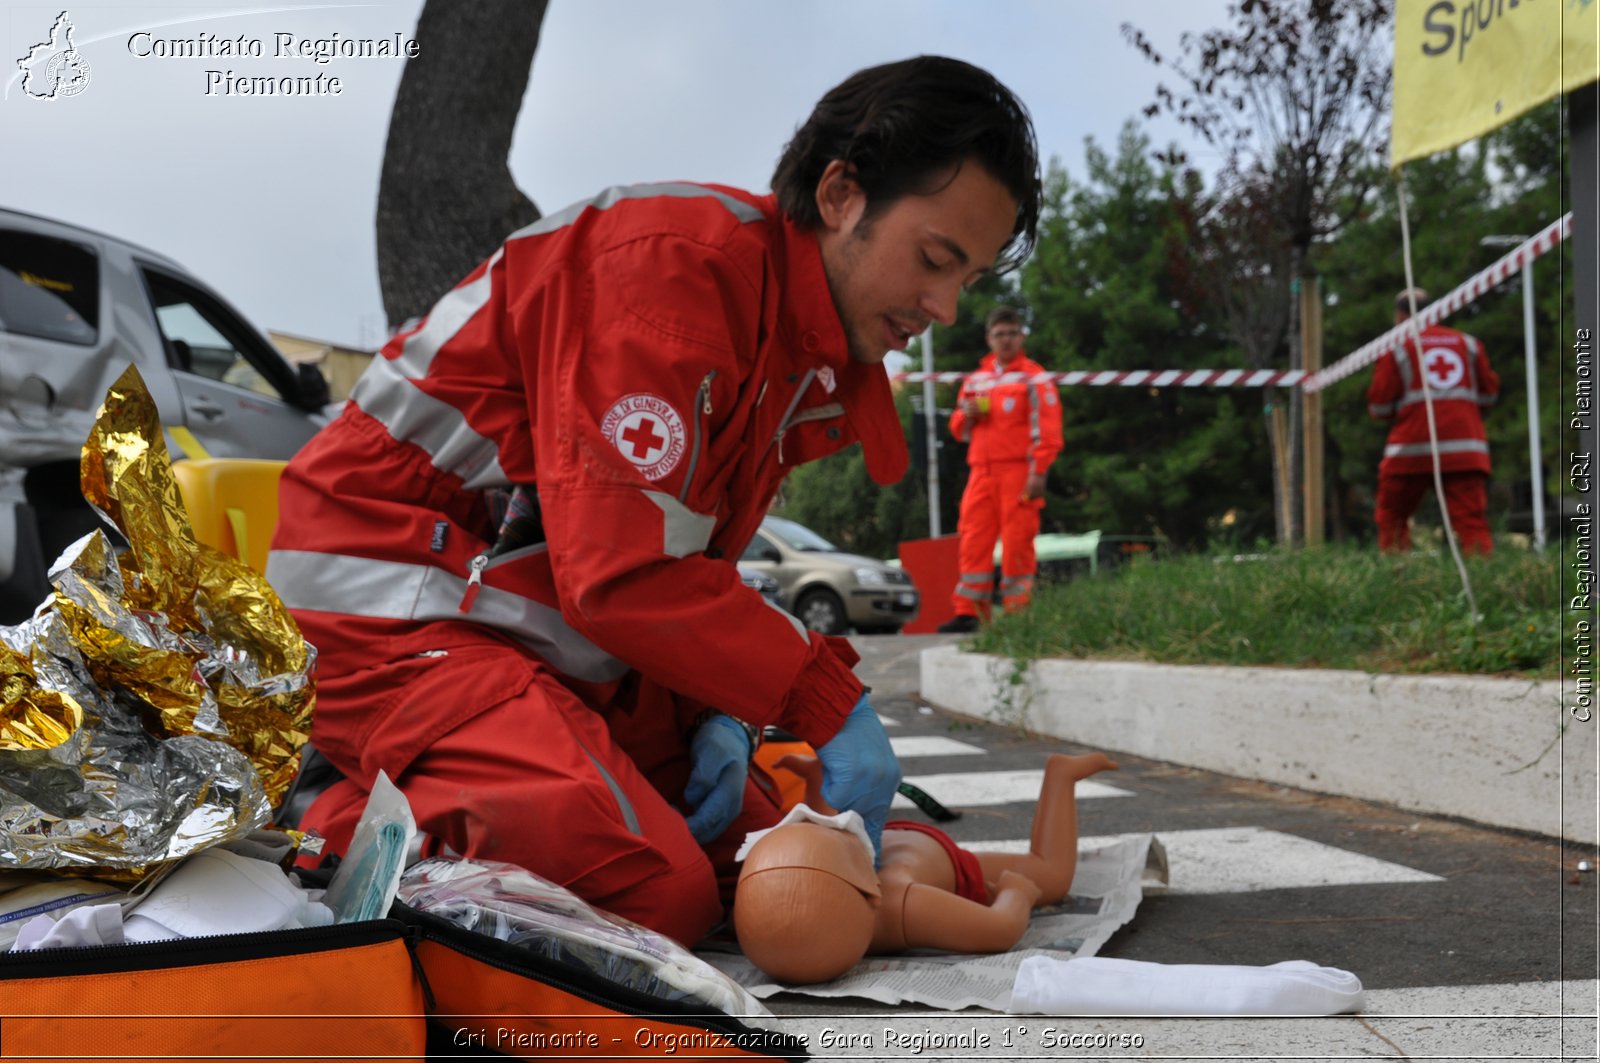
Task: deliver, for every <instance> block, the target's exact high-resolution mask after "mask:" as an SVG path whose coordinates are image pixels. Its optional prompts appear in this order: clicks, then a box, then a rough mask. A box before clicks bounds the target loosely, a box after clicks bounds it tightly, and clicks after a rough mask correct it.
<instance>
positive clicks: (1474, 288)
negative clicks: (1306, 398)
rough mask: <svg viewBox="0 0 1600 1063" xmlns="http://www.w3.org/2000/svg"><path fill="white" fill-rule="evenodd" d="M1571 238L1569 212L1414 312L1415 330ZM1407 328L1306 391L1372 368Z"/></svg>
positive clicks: (1318, 376)
mask: <svg viewBox="0 0 1600 1063" xmlns="http://www.w3.org/2000/svg"><path fill="white" fill-rule="evenodd" d="M1571 235H1572V214H1571V213H1570V212H1569V213H1567V214H1565V215H1563V216H1562V217H1560V218H1558V219H1556V220H1555V221H1553V222H1551V223H1550V224H1549V225H1546V226H1545V227H1544V228H1543V229H1542V230H1540V231H1539V232H1538V233H1535V234H1534V235H1533V236H1530V237H1529V238H1528V239H1527V240H1526V241H1524V242H1523V243H1522V244H1520V245H1518V246H1517V247H1516V248H1514V249H1512V250H1511V251H1510V252H1509V253H1508V254H1506V256H1505V257H1503V258H1501V259H1500V260H1499V261H1498V262H1496V263H1494V265H1492V266H1490V267H1489V268H1488V269H1485V270H1483V271H1482V272H1481V273H1478V274H1477V275H1476V276H1473V277H1471V278H1469V279H1468V280H1467V281H1466V282H1465V283H1463V284H1462V285H1460V286H1459V287H1457V288H1456V289H1455V290H1454V291H1452V292H1450V293H1449V294H1448V295H1445V296H1443V297H1442V298H1439V299H1436V300H1434V301H1433V302H1431V303H1429V304H1428V305H1427V307H1426V308H1425V309H1422V310H1419V311H1417V324H1418V327H1420V328H1427V327H1428V326H1429V325H1437V324H1438V323H1439V322H1440V321H1443V320H1444V319H1445V318H1447V317H1449V316H1450V315H1451V314H1453V313H1455V312H1456V311H1457V310H1460V309H1461V308H1462V307H1463V306H1466V305H1467V304H1468V303H1470V302H1472V301H1473V300H1474V299H1477V298H1478V297H1479V296H1481V295H1482V294H1483V293H1484V292H1486V291H1488V290H1489V289H1490V288H1492V287H1494V286H1495V285H1496V284H1500V283H1502V282H1504V281H1505V280H1507V279H1508V278H1509V277H1511V276H1512V275H1513V274H1515V273H1517V271H1519V270H1521V269H1523V268H1525V267H1526V266H1528V265H1529V264H1530V263H1531V262H1532V261H1533V260H1534V259H1536V258H1538V257H1539V256H1540V255H1543V254H1547V253H1549V252H1551V251H1553V250H1555V248H1556V245H1558V244H1560V243H1561V241H1563V240H1565V239H1566V238H1567V237H1569V236H1571ZM1410 329H1411V324H1410V322H1406V323H1403V324H1399V325H1396V326H1395V327H1394V328H1392V329H1390V330H1389V331H1388V332H1385V333H1384V334H1383V335H1381V336H1379V337H1378V338H1377V339H1375V340H1373V341H1372V342H1371V343H1368V344H1366V345H1364V346H1362V347H1360V348H1358V349H1357V350H1355V351H1352V352H1351V353H1350V354H1347V355H1345V356H1344V357H1343V358H1341V359H1339V360H1338V361H1337V362H1334V363H1333V364H1332V365H1330V366H1328V367H1327V368H1326V369H1323V370H1321V371H1319V372H1317V373H1314V374H1312V375H1311V377H1309V378H1308V379H1307V380H1306V382H1305V389H1306V390H1307V391H1321V390H1322V389H1323V388H1325V387H1327V386H1328V385H1329V384H1332V383H1334V382H1335V381H1339V380H1343V379H1344V378H1345V377H1347V376H1349V375H1350V374H1351V373H1354V372H1355V371H1356V370H1358V369H1362V368H1365V367H1366V366H1369V365H1371V364H1372V363H1373V362H1376V361H1377V360H1378V359H1379V358H1382V357H1383V356H1384V355H1386V354H1388V353H1389V352H1390V351H1392V350H1394V349H1395V348H1397V347H1399V346H1400V344H1401V342H1402V341H1403V340H1404V339H1405V336H1406V334H1407V333H1408V332H1409V331H1410Z"/></svg>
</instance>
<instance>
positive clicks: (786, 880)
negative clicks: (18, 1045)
mask: <svg viewBox="0 0 1600 1063" xmlns="http://www.w3.org/2000/svg"><path fill="white" fill-rule="evenodd" d="M879 899H880V893H879V890H878V875H877V872H876V871H874V870H873V868H872V854H871V852H869V851H868V850H867V848H866V847H865V846H864V845H862V844H861V842H860V841H859V840H858V839H857V838H856V837H855V836H854V835H852V834H849V833H848V832H846V831H842V830H836V829H834V828H833V827H824V826H822V825H820V824H817V823H791V824H788V825H786V826H782V827H778V828H776V829H774V830H773V831H772V832H771V833H770V834H768V835H767V836H766V837H764V838H762V839H761V840H760V841H758V842H757V843H756V844H755V846H754V847H753V848H752V849H751V850H750V855H749V856H747V857H746V858H745V861H744V866H743V868H741V869H740V872H739V885H738V888H737V889H736V890H735V891H734V900H733V927H734V931H735V933H737V934H738V937H739V946H740V947H741V948H742V949H744V953H745V955H746V956H748V957H749V958H750V961H751V962H752V963H754V964H755V965H756V966H757V967H759V968H761V969H762V970H763V971H765V972H766V973H767V974H769V975H771V976H772V977H774V978H777V979H778V980H779V981H783V982H788V983H790V984H793V985H804V984H808V983H811V982H827V981H831V980H832V979H834V978H837V977H839V976H840V975H841V974H843V973H844V972H846V971H848V970H849V969H850V968H851V967H853V966H855V964H856V963H857V962H858V961H859V960H860V959H861V957H862V956H865V955H866V953H867V946H868V945H870V944H871V943H872V929H873V919H874V913H873V910H874V909H875V908H876V907H877V906H878V902H879Z"/></svg>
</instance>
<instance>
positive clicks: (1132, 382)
mask: <svg viewBox="0 0 1600 1063" xmlns="http://www.w3.org/2000/svg"><path fill="white" fill-rule="evenodd" d="M973 375H975V374H972V373H896V374H894V377H893V379H895V380H897V381H903V382H905V383H907V384H920V383H922V382H923V381H924V380H932V381H934V382H935V383H938V384H958V383H960V382H961V381H963V380H965V379H967V378H968V377H969V376H973ZM1304 378H1305V373H1304V372H1302V371H1301V370H1299V369H1130V370H1127V371H1115V370H1103V371H1099V372H1096V371H1093V370H1085V369H1079V370H1074V371H1072V372H1070V373H1037V374H1034V375H1032V376H1029V375H1028V374H1026V373H1002V374H1001V375H1000V376H998V377H996V378H995V381H996V383H998V382H1000V381H1006V382H1008V383H1009V382H1011V381H1016V380H1031V381H1032V382H1034V383H1036V384H1055V385H1056V386H1057V387H1063V388H1068V387H1091V388H1103V387H1124V388H1140V387H1144V388H1266V387H1292V386H1294V385H1295V384H1298V383H1300V381H1301V380H1303V379H1304Z"/></svg>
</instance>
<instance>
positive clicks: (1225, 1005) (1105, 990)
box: [1007, 956, 1362, 1015]
mask: <svg viewBox="0 0 1600 1063" xmlns="http://www.w3.org/2000/svg"><path fill="white" fill-rule="evenodd" d="M1361 1006H1362V996H1361V979H1359V978H1357V977H1356V976H1355V975H1353V974H1351V973H1350V972H1349V971H1341V970H1339V969H1338V968H1337V967H1321V966H1318V965H1317V964H1315V963H1308V962H1306V961H1305V960H1286V961H1284V962H1283V963H1274V964H1271V965H1270V966H1266V967H1243V966H1226V965H1220V964H1217V965H1213V964H1167V963H1149V962H1146V961H1144V960H1115V959H1110V958H1107V957H1103V956H1085V957H1082V958H1079V959H1070V960H1058V959H1055V958H1053V957H1050V956H1029V957H1028V958H1026V959H1024V960H1023V961H1022V964H1021V966H1020V967H1018V969H1017V980H1016V984H1015V985H1014V986H1013V987H1012V991H1011V1004H1010V1006H1009V1007H1008V1008H1007V1010H1008V1011H1010V1012H1011V1013H1013V1014H1019V1015H1020V1014H1040V1015H1338V1014H1340V1013H1342V1012H1352V1011H1360V1010H1361Z"/></svg>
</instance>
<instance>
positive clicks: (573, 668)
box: [267, 546, 628, 683]
mask: <svg viewBox="0 0 1600 1063" xmlns="http://www.w3.org/2000/svg"><path fill="white" fill-rule="evenodd" d="M542 549H544V548H543V546H539V547H533V548H530V549H528V550H519V551H516V552H514V553H513V554H508V555H506V556H505V557H504V558H497V559H496V561H495V562H494V563H491V565H490V566H489V567H490V568H494V567H495V566H496V564H498V563H500V562H503V561H505V560H515V559H517V558H519V557H521V556H524V555H525V554H527V553H533V552H537V551H539V550H542ZM267 572H268V573H269V575H268V577H267V578H268V579H269V580H270V581H271V582H272V586H273V587H274V588H275V589H276V590H277V592H278V596H279V597H280V598H282V599H283V603H284V604H285V605H287V606H288V607H289V608H291V609H311V610H316V611H318V612H325V613H343V614H345V615H348V616H364V617H372V618H374V619H378V620H469V621H471V622H472V623H475V624H482V625H484V626H485V627H492V628H494V629H496V630H497V631H503V632H505V633H506V634H507V635H510V636H511V637H512V638H515V639H516V640H517V641H519V642H521V643H522V644H523V645H525V646H527V647H528V648H529V649H530V650H532V651H533V652H535V653H537V654H538V655H539V656H540V658H542V659H543V660H545V661H546V662H548V663H549V664H550V665H551V666H553V667H555V668H556V669H558V670H560V671H562V672H564V673H566V674H567V675H570V676H573V677H574V678H577V679H583V680H587V681H588V682H592V683H604V682H607V681H609V680H612V679H618V678H620V677H621V676H622V675H623V674H624V673H626V672H627V671H628V666H627V665H626V664H624V663H623V662H622V661H619V660H617V659H616V658H615V657H613V656H611V655H610V654H608V653H606V652H605V651H604V650H602V649H600V648H599V647H598V646H596V645H595V644H594V643H592V642H590V641H589V640H588V639H586V638H584V637H583V636H582V635H580V634H578V633H577V632H576V631H574V630H572V628H570V627H568V626H567V622H566V621H565V620H563V619H562V618H561V612H560V610H558V609H554V608H552V607H550V606H548V605H545V604H544V603H542V602H536V601H533V600H532V599H529V598H524V597H522V596H521V595H519V594H514V593H512V592H511V591H506V590H501V589H500V588H498V587H491V586H489V585H488V584H483V585H482V586H481V587H480V588H479V593H478V596H477V600H476V601H475V602H474V603H473V605H472V609H471V611H470V612H467V613H462V612H461V611H460V605H461V601H462V599H463V598H464V597H465V596H466V590H467V581H466V578H465V577H463V576H457V575H455V574H454V573H451V572H446V571H445V570H444V569H442V568H435V567H433V566H432V565H411V564H406V563H404V562H400V561H377V560H373V559H371V558H365V557H348V556H345V555H341V554H319V553H312V552H310V551H305V550H274V551H272V553H271V554H270V555H269V556H268V559H267Z"/></svg>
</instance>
